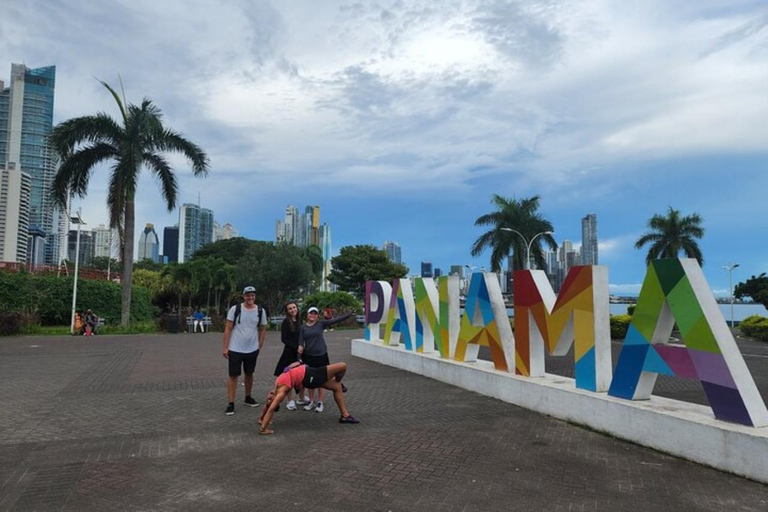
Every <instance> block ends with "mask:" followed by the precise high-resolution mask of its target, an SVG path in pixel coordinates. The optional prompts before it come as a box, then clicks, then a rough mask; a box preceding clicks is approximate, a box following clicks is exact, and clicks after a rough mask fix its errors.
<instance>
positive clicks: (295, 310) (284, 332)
mask: <svg viewBox="0 0 768 512" xmlns="http://www.w3.org/2000/svg"><path fill="white" fill-rule="evenodd" d="M284 311H285V320H283V325H282V326H281V327H280V341H282V342H283V345H284V346H283V354H282V355H281V356H280V360H279V361H278V362H277V366H275V377H279V376H280V375H282V374H283V371H285V369H286V368H287V367H288V366H289V365H290V364H291V363H295V362H296V361H298V360H299V353H298V348H299V330H300V328H301V323H300V322H299V306H298V305H297V304H296V303H295V302H289V303H288V304H286V305H285V308H284ZM289 398H290V400H289V401H288V405H287V406H286V407H287V409H288V410H289V411H295V410H296V402H297V401H298V402H299V405H302V404H303V403H302V402H301V401H300V400H298V395H296V398H294V396H293V395H289Z"/></svg>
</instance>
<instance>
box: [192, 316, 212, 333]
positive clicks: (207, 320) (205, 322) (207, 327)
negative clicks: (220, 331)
mask: <svg viewBox="0 0 768 512" xmlns="http://www.w3.org/2000/svg"><path fill="white" fill-rule="evenodd" d="M212 323H213V322H211V317H209V316H207V315H206V317H205V318H203V332H208V331H210V330H211V324H212ZM194 326H195V317H194V316H188V317H187V332H194Z"/></svg>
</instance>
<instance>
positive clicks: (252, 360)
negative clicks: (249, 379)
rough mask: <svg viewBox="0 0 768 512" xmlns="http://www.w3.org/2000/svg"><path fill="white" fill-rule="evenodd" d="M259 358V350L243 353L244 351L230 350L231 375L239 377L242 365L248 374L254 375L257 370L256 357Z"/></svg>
mask: <svg viewBox="0 0 768 512" xmlns="http://www.w3.org/2000/svg"><path fill="white" fill-rule="evenodd" d="M258 358H259V351H258V350H257V351H256V352H250V353H247V354H243V353H242V352H232V351H231V350H230V351H229V357H228V359H229V376H230V377H239V376H240V367H241V366H242V367H243V372H244V373H245V374H246V375H253V372H254V370H256V359H258Z"/></svg>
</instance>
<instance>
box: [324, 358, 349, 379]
mask: <svg viewBox="0 0 768 512" xmlns="http://www.w3.org/2000/svg"><path fill="white" fill-rule="evenodd" d="M327 371H328V380H331V379H333V380H335V381H336V382H341V379H343V378H344V375H345V374H346V373H347V363H333V364H329V365H328V366H327Z"/></svg>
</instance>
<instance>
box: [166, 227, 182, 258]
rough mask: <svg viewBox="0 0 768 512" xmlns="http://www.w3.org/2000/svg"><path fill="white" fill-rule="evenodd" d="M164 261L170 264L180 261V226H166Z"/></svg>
mask: <svg viewBox="0 0 768 512" xmlns="http://www.w3.org/2000/svg"><path fill="white" fill-rule="evenodd" d="M163 259H165V260H167V262H168V263H177V262H178V261H179V226H173V227H171V226H166V227H165V228H164V229H163Z"/></svg>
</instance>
